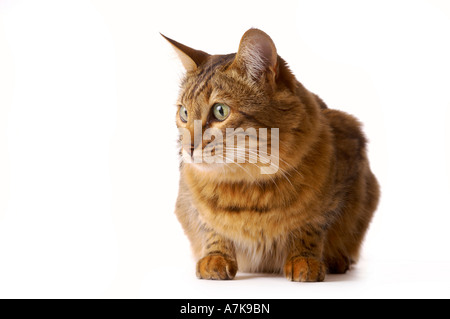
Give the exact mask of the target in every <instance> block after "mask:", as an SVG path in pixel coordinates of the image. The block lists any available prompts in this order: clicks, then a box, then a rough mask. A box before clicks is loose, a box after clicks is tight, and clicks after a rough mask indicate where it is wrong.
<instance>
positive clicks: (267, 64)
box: [233, 29, 278, 81]
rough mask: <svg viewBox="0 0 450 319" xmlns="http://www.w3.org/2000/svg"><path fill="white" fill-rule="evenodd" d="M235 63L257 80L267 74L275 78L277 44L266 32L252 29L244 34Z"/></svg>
mask: <svg viewBox="0 0 450 319" xmlns="http://www.w3.org/2000/svg"><path fill="white" fill-rule="evenodd" d="M233 64H234V65H236V66H237V67H238V68H239V69H241V70H243V71H245V72H246V73H247V74H248V75H249V76H250V77H251V78H252V79H253V80H255V81H259V80H261V78H262V77H263V75H265V74H268V75H271V76H272V77H273V78H275V77H276V75H277V70H278V54H277V49H276V47H275V44H274V43H273V41H272V39H271V38H270V37H269V36H268V35H267V34H266V33H265V32H263V31H261V30H258V29H250V30H248V31H247V32H245V34H244V35H243V36H242V39H241V42H240V44H239V50H238V52H237V54H236V58H235V61H234V62H233Z"/></svg>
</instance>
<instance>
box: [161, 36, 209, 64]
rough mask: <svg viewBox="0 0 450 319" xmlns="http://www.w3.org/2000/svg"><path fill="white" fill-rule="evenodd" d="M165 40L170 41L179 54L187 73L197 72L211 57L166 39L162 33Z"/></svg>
mask: <svg viewBox="0 0 450 319" xmlns="http://www.w3.org/2000/svg"><path fill="white" fill-rule="evenodd" d="M160 34H161V35H162V36H163V37H164V39H166V40H167V41H169V43H170V44H171V45H172V47H173V48H174V49H175V52H176V53H177V54H178V57H179V58H180V60H181V63H182V64H183V66H184V68H185V69H186V71H188V72H189V71H195V70H196V69H197V68H198V66H199V65H200V64H202V63H203V62H205V61H206V59H207V58H208V57H209V56H210V55H209V54H208V53H206V52H203V51H200V50H195V49H192V48H190V47H188V46H186V45H184V44H181V43H179V42H177V41H175V40H172V39H170V38H168V37H166V36H165V35H164V34H162V33H160Z"/></svg>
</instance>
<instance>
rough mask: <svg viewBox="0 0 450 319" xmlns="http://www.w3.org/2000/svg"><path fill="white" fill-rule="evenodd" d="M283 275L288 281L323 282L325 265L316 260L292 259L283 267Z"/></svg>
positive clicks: (305, 258)
mask: <svg viewBox="0 0 450 319" xmlns="http://www.w3.org/2000/svg"><path fill="white" fill-rule="evenodd" d="M284 274H285V275H286V278H287V279H289V280H290V281H298V282H317V281H323V280H324V279H325V265H324V263H323V262H321V261H320V260H318V259H316V258H310V257H292V258H290V259H288V261H287V262H286V264H285V265H284Z"/></svg>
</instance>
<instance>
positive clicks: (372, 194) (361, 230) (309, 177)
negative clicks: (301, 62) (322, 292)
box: [164, 29, 380, 282]
mask: <svg viewBox="0 0 450 319" xmlns="http://www.w3.org/2000/svg"><path fill="white" fill-rule="evenodd" d="M164 37H165V36H164ZM165 38H166V39H167V40H168V41H169V42H170V43H171V44H172V46H173V48H174V49H175V51H176V52H177V54H178V56H179V58H180V59H181V62H182V64H183V66H184V67H185V69H186V75H185V77H184V79H183V80H182V83H181V91H180V95H179V98H178V110H177V116H176V118H177V120H176V121H177V126H178V127H179V128H182V129H184V130H187V131H188V132H190V133H191V134H190V137H189V138H184V137H180V154H181V153H182V152H183V150H184V151H186V152H188V154H189V155H192V156H193V154H195V152H196V151H205V150H206V149H207V148H208V147H209V148H211V145H214V148H215V151H216V152H217V153H220V152H228V151H230V152H231V150H230V148H229V147H227V145H226V144H225V142H224V141H223V142H222V140H219V141H220V142H217V140H216V139H212V138H211V139H209V140H208V139H205V140H201V142H196V140H195V139H194V137H195V136H198V135H202V134H203V133H204V132H205V131H206V130H207V129H208V128H214V129H215V130H216V131H219V132H222V133H223V135H226V129H227V128H238V127H240V128H243V129H244V130H245V129H248V128H255V129H260V128H267V129H272V128H278V129H279V131H278V136H277V138H278V139H279V143H278V144H279V147H278V149H277V150H276V151H275V152H274V154H271V155H273V156H275V158H276V159H278V166H279V167H278V169H277V170H276V171H275V173H273V174H266V173H263V172H262V170H260V168H261V167H263V166H264V165H267V163H263V161H261V162H257V163H255V162H254V161H253V162H250V159H251V158H253V159H254V158H255V156H253V157H251V155H252V154H253V153H250V152H249V153H248V154H242V152H243V150H240V152H241V153H239V154H240V155H241V156H240V158H241V159H243V161H241V163H239V162H231V163H230V162H224V163H205V162H202V163H195V162H194V163H192V162H191V163H189V162H182V163H181V164H180V184H179V194H178V199H177V203H176V209H175V212H176V215H177V217H178V219H179V221H180V223H181V224H182V226H183V228H184V230H185V233H186V235H187V237H188V238H189V240H190V242H191V245H192V249H193V253H194V255H195V258H197V266H196V272H197V277H198V278H201V279H233V278H234V277H235V275H236V273H237V271H238V269H239V270H240V271H244V272H271V273H284V275H285V276H286V277H287V278H288V279H289V280H291V281H299V282H315V281H323V280H324V278H325V274H326V273H345V272H346V271H347V270H348V269H349V268H350V266H351V265H352V264H353V263H355V262H356V261H357V259H358V254H359V250H360V246H361V242H362V241H363V238H364V235H365V233H366V230H367V228H368V225H369V223H370V221H371V219H372V216H373V214H374V211H375V209H376V207H377V204H378V199H379V194H380V193H379V186H378V183H377V180H376V178H375V176H374V175H373V174H372V172H371V170H370V168H369V161H368V158H367V153H366V138H365V137H364V134H363V132H362V130H361V124H360V123H359V122H358V120H357V119H356V118H354V117H353V116H351V115H349V114H347V113H344V112H342V111H337V110H332V109H329V108H328V107H327V105H326V104H325V103H324V102H323V101H322V100H321V99H320V98H319V97H318V96H317V95H315V94H314V93H311V92H310V91H308V90H307V89H306V88H305V87H304V86H303V85H302V84H301V83H299V82H298V81H297V80H296V78H295V77H294V75H293V73H292V72H291V71H290V69H289V68H288V66H287V64H286V62H285V61H284V60H283V59H282V58H281V57H280V56H279V55H278V54H277V50H276V48H275V44H274V42H273V41H272V39H271V38H270V37H269V36H268V35H267V34H266V33H264V32H263V31H261V30H258V29H250V30H248V31H247V32H246V33H245V34H244V35H243V37H242V39H241V41H240V44H239V49H238V52H237V53H236V54H228V55H210V54H207V53H205V52H203V51H199V50H194V49H192V48H190V47H187V46H185V45H183V44H181V43H178V42H176V41H174V40H172V39H169V38H167V37H165ZM195 122H197V123H199V124H200V125H197V128H199V130H200V132H198V131H199V130H198V129H197V132H194V131H195V130H194V126H195V125H194V123H195ZM247 138H248V139H251V138H252V137H251V136H250V135H248V136H247ZM263 141H265V142H266V144H267V145H269V144H271V142H270V141H269V138H267V139H265V140H263ZM268 141H269V142H268ZM247 142H248V141H247ZM259 143H262V142H259ZM267 145H266V146H267ZM260 146H261V145H258V147H260ZM236 150H237V149H236V148H234V149H233V150H232V151H234V152H236ZM257 150H259V149H257ZM239 154H238V155H239ZM267 155H268V151H267ZM223 158H225V157H223Z"/></svg>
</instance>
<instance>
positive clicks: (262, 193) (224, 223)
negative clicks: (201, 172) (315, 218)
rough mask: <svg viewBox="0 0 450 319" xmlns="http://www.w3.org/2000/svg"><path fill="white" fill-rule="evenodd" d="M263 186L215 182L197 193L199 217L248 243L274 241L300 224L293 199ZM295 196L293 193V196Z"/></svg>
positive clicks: (220, 230)
mask: <svg viewBox="0 0 450 319" xmlns="http://www.w3.org/2000/svg"><path fill="white" fill-rule="evenodd" d="M286 195H291V194H290V193H287V192H286V193H285V194H284V197H283V195H280V194H279V193H278V192H277V191H275V190H273V189H264V188H262V187H261V186H260V185H245V186H244V185H230V184H228V185H214V186H211V187H209V188H208V187H204V188H202V189H198V190H197V193H196V196H194V198H195V201H194V205H195V206H196V208H197V210H198V212H199V216H200V218H201V219H202V220H203V222H205V223H206V224H208V225H209V226H210V227H212V228H213V229H215V230H216V231H217V232H218V233H221V234H222V235H224V236H226V237H228V238H230V239H232V240H233V241H236V242H240V243H243V244H245V243H247V244H250V245H252V244H254V243H265V242H272V241H274V240H277V239H278V238H281V237H283V236H284V235H285V234H286V233H287V232H288V231H289V230H290V229H291V227H292V226H293V225H295V224H298V220H297V221H296V220H294V219H298V216H297V215H298V213H297V212H295V211H294V210H295V207H294V206H295V205H292V204H293V203H294V201H293V200H292V199H290V198H288V197H287V196H286ZM291 196H292V195H291Z"/></svg>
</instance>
